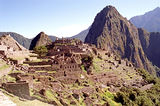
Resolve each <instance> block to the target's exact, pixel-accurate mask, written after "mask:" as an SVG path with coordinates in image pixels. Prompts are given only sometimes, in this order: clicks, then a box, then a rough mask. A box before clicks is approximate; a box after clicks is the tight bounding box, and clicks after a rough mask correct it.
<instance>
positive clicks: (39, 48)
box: [34, 46, 48, 57]
mask: <svg viewBox="0 0 160 106" xmlns="http://www.w3.org/2000/svg"><path fill="white" fill-rule="evenodd" d="M34 52H35V53H37V54H38V55H39V56H40V57H41V56H45V55H46V54H47V52H48V50H47V48H46V47H45V46H36V47H35V48H34Z"/></svg>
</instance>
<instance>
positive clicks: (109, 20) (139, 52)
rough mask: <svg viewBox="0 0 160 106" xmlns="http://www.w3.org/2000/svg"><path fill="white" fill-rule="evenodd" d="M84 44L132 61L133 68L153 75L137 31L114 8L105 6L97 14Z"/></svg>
mask: <svg viewBox="0 0 160 106" xmlns="http://www.w3.org/2000/svg"><path fill="white" fill-rule="evenodd" d="M85 43H91V44H95V45H96V46H97V47H98V48H101V49H106V50H108V51H112V52H113V53H115V54H116V55H117V56H119V57H121V58H127V59H128V60H130V61H132V62H133V63H134V64H135V66H137V67H139V68H145V69H147V70H148V71H149V72H150V73H154V68H153V67H152V65H151V64H150V62H149V60H148V59H147V57H146V55H145V53H144V51H143V48H142V45H141V41H140V39H139V31H138V29H137V28H136V27H135V26H134V25H133V24H132V23H130V22H129V21H128V20H127V19H126V18H124V17H122V16H121V15H120V13H119V12H118V11H117V10H116V8H115V7H112V6H107V7H105V8H104V9H103V10H102V11H101V12H100V13H98V14H97V16H96V17H95V20H94V22H93V24H92V26H91V28H90V30H89V33H88V35H87V37H86V39H85Z"/></svg>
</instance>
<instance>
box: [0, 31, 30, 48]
mask: <svg viewBox="0 0 160 106" xmlns="http://www.w3.org/2000/svg"><path fill="white" fill-rule="evenodd" d="M8 34H10V35H11V36H12V37H13V38H14V39H15V40H16V41H17V42H18V43H19V44H20V45H22V46H23V47H25V48H26V49H29V46H30V43H31V39H28V38H25V37H23V36H22V35H20V34H17V33H14V32H0V36H2V35H8Z"/></svg>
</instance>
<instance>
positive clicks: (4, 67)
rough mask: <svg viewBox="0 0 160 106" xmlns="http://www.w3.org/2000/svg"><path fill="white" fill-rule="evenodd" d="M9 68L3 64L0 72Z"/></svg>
mask: <svg viewBox="0 0 160 106" xmlns="http://www.w3.org/2000/svg"><path fill="white" fill-rule="evenodd" d="M6 68H9V65H7V64H4V65H2V66H1V67H0V71H3V70H4V69H6Z"/></svg>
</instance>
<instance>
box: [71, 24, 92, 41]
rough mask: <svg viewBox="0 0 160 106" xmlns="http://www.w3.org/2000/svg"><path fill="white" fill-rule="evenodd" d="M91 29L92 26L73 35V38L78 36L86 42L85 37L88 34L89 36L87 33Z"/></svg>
mask: <svg viewBox="0 0 160 106" xmlns="http://www.w3.org/2000/svg"><path fill="white" fill-rule="evenodd" d="M89 29H90V27H89V28H88V29H86V30H83V31H82V32H80V33H79V34H77V35H74V36H72V37H71V38H77V39H80V40H81V41H83V42H84V40H85V38H86V36H87V34H88V32H89Z"/></svg>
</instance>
